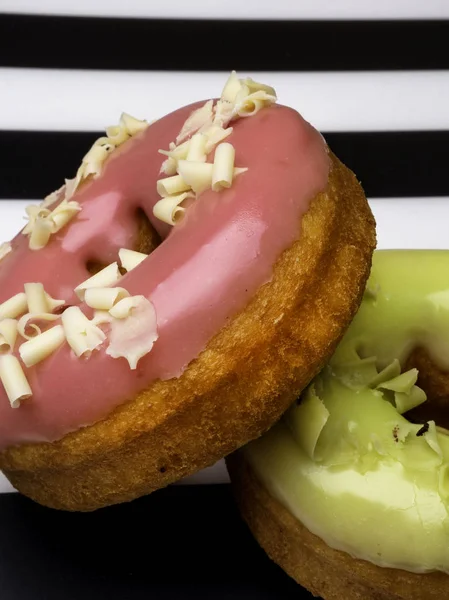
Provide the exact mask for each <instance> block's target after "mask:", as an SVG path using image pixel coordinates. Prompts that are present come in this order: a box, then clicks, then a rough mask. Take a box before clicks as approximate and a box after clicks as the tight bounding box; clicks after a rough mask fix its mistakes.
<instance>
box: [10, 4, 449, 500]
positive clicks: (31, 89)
mask: <svg viewBox="0 0 449 600" xmlns="http://www.w3.org/2000/svg"><path fill="white" fill-rule="evenodd" d="M230 19H232V20H230ZM448 39H449V2H447V0H427V1H426V2H422V1H414V0H396V1H395V2H393V1H392V0H377V1H376V2H369V3H368V2H360V0H334V1H333V2H331V3H330V2H327V1H325V0H303V1H302V2H292V1H291V0H277V1H276V2H269V1H261V0H247V1H246V2H241V0H228V1H227V2H226V3H222V4H221V5H219V4H218V3H215V2H207V1H200V0H191V1H190V2H186V1H184V0H172V1H171V2H169V3H162V2H160V3H159V2H146V1H145V0H127V1H126V2H123V1H122V0H96V1H94V0H78V1H77V2H72V1H61V0H39V2H36V1H33V0H0V242H2V241H6V240H8V239H10V238H11V237H12V235H13V234H14V233H15V232H16V231H17V229H18V228H19V227H20V226H21V225H22V223H23V221H22V215H23V209H24V206H25V205H26V204H27V203H28V202H30V201H32V200H38V199H40V198H42V196H44V195H45V194H47V193H49V192H50V191H52V190H53V189H55V188H56V187H58V186H59V185H60V183H62V181H63V179H64V178H65V177H71V176H73V174H74V173H75V171H76V168H77V166H78V164H79V161H80V158H81V157H82V155H83V153H84V152H85V150H86V149H87V148H88V147H89V145H90V143H91V141H93V140H94V139H95V138H96V137H97V136H98V135H99V132H100V131H102V130H103V128H104V127H105V126H107V125H110V124H114V123H115V122H116V121H117V118H118V116H119V114H120V112H121V111H123V110H126V111H127V112H129V113H131V114H133V115H135V116H137V117H140V118H148V119H153V118H156V117H159V116H162V115H163V114H164V113H166V112H169V111H171V110H173V109H175V108H176V107H178V106H179V105H182V104H186V103H189V102H191V101H194V100H197V99H200V98H209V97H210V96H213V95H216V94H217V93H218V92H219V91H220V90H221V87H222V85H223V82H224V81H225V79H226V77H227V73H228V72H229V71H230V70H231V69H236V70H237V71H238V72H240V73H241V74H242V75H250V76H253V77H254V78H255V79H259V80H261V81H264V82H267V83H270V84H272V85H273V86H274V87H275V88H276V90H277V92H278V96H279V99H280V102H282V103H284V104H289V105H291V106H293V107H295V108H296V109H298V110H299V111H301V112H302V114H303V115H304V116H305V117H306V118H307V119H308V120H310V121H311V122H312V123H313V124H314V125H315V126H316V127H317V128H319V129H320V130H321V131H322V132H323V134H324V135H325V137H326V139H327V140H328V142H329V144H330V146H331V147H332V148H333V150H334V151H335V152H336V153H337V154H338V155H339V156H340V158H341V159H342V160H343V161H344V162H346V163H347V164H348V166H350V167H351V168H352V169H353V170H354V171H355V172H356V173H357V175H358V177H359V178H360V180H361V182H362V184H363V185H364V187H365V190H366V193H367V195H368V197H369V199H370V203H371V206H372V208H373V211H374V213H375V216H376V219H377V222H378V240H379V247H383V248H386V247H390V248H396V247H405V248H414V247H420V248H445V247H448V243H449V242H448V227H447V223H449V218H448V217H449V201H448V199H449V189H448V185H447V171H448V168H447V164H448V159H449V152H448V148H449V51H448V42H447V40H448ZM223 480H226V475H225V472H224V469H223V465H222V464H220V465H218V466H217V467H216V468H215V469H209V470H207V471H206V472H203V473H202V474H200V475H198V476H195V477H194V478H193V481H195V482H198V481H199V482H209V481H223ZM190 481H192V480H190ZM7 489H8V487H7V485H6V484H5V483H3V482H2V481H0V491H6V490H7Z"/></svg>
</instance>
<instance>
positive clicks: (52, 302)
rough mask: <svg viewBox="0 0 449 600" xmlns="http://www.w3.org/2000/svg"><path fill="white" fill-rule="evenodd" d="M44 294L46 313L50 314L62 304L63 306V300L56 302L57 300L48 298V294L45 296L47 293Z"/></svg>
mask: <svg viewBox="0 0 449 600" xmlns="http://www.w3.org/2000/svg"><path fill="white" fill-rule="evenodd" d="M44 294H45V299H46V300H47V310H48V312H51V313H52V312H53V311H54V310H56V309H57V308H59V307H60V306H64V304H65V301H64V300H58V299H57V298H52V297H51V296H50V294H47V292H44Z"/></svg>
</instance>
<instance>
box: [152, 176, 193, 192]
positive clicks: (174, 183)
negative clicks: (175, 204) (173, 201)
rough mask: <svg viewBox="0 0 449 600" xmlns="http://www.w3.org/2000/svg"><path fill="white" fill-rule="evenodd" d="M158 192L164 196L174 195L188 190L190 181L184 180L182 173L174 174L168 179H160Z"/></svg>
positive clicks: (157, 185)
mask: <svg viewBox="0 0 449 600" xmlns="http://www.w3.org/2000/svg"><path fill="white" fill-rule="evenodd" d="M156 187H157V193H158V194H159V196H162V197H163V198H164V197H165V196H174V195H175V194H180V193H181V192H186V191H187V190H189V189H190V186H189V184H188V183H186V182H185V181H184V179H183V178H182V177H181V175H173V177H167V178H166V179H159V180H158V182H157V184H156Z"/></svg>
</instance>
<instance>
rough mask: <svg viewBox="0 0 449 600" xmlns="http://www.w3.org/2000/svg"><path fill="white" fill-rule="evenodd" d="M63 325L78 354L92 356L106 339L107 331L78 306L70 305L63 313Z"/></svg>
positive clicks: (67, 337)
mask: <svg viewBox="0 0 449 600" xmlns="http://www.w3.org/2000/svg"><path fill="white" fill-rule="evenodd" d="M61 320H62V326H63V328H64V333H65V337H66V340H67V342H68V344H69V346H70V347H71V348H72V350H73V352H74V353H75V354H76V356H78V357H80V356H84V355H85V354H87V356H90V354H91V353H92V351H93V350H95V349H96V348H98V347H99V346H100V345H101V344H102V343H103V342H104V340H105V339H106V335H105V333H104V332H103V331H102V330H101V329H100V328H99V327H98V326H97V325H95V323H93V322H92V321H90V320H89V319H88V318H87V317H86V315H85V314H84V313H82V312H81V310H80V308H79V307H78V306H70V307H69V308H67V309H66V310H65V311H64V312H63V313H62V317H61Z"/></svg>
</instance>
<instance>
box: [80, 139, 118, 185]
mask: <svg viewBox="0 0 449 600" xmlns="http://www.w3.org/2000/svg"><path fill="white" fill-rule="evenodd" d="M113 149H114V146H113V145H112V144H108V143H104V144H103V145H96V144H94V145H93V146H92V148H91V149H90V150H89V152H88V153H87V154H86V155H85V157H84V158H83V162H82V169H83V170H82V178H83V179H87V177H89V176H90V175H92V176H93V178H94V179H96V178H97V177H98V176H99V175H100V173H101V169H102V167H103V163H104V161H105V160H106V158H107V157H108V156H109V153H110V152H111V150H113Z"/></svg>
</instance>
